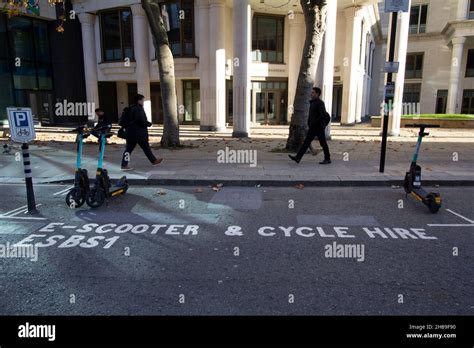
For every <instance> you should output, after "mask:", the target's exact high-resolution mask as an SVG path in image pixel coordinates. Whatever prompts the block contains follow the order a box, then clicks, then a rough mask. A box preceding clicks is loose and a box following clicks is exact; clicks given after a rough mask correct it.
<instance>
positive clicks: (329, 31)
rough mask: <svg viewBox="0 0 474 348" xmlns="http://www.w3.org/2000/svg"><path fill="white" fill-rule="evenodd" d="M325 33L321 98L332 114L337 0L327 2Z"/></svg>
mask: <svg viewBox="0 0 474 348" xmlns="http://www.w3.org/2000/svg"><path fill="white" fill-rule="evenodd" d="M327 6H328V8H327V14H326V16H327V20H326V23H327V24H326V34H325V38H324V72H323V84H322V87H321V89H322V93H323V95H322V99H323V101H324V104H326V110H327V112H329V114H330V115H331V116H332V99H333V95H332V94H333V88H334V56H335V53H336V24H337V0H332V1H328V3H327ZM326 137H327V138H328V139H330V138H331V123H329V125H328V127H327V128H326Z"/></svg>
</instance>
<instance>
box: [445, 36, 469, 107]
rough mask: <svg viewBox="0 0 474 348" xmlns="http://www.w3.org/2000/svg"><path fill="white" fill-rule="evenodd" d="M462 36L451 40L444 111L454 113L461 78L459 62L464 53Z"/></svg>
mask: <svg viewBox="0 0 474 348" xmlns="http://www.w3.org/2000/svg"><path fill="white" fill-rule="evenodd" d="M465 42H466V38H465V37H464V36H461V37H455V38H453V40H452V44H453V53H452V59H451V75H450V77H449V91H448V103H447V108H446V113H448V114H455V113H457V111H458V94H459V82H460V80H461V62H462V56H463V53H464V43H465Z"/></svg>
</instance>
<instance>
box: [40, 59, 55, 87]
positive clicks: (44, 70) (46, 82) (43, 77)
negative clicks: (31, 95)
mask: <svg viewBox="0 0 474 348" xmlns="http://www.w3.org/2000/svg"><path fill="white" fill-rule="evenodd" d="M37 73H38V88H39V89H53V72H52V69H51V64H44V63H38V68H37Z"/></svg>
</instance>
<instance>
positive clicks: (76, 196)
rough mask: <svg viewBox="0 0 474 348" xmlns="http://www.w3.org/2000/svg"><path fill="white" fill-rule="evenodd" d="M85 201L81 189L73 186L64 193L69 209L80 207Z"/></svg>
mask: <svg viewBox="0 0 474 348" xmlns="http://www.w3.org/2000/svg"><path fill="white" fill-rule="evenodd" d="M85 202H86V193H85V191H84V190H82V189H76V188H73V189H72V190H71V191H69V192H68V194H67V195H66V204H67V206H68V207H70V208H71V209H74V208H80V207H82V206H83V205H84V203H85Z"/></svg>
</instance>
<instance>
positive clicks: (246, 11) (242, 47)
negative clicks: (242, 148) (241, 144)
mask: <svg viewBox="0 0 474 348" xmlns="http://www.w3.org/2000/svg"><path fill="white" fill-rule="evenodd" d="M233 16H234V17H233V23H234V57H235V58H234V59H235V61H234V82H233V83H234V132H233V134H232V136H233V137H236V138H245V137H249V136H250V69H251V66H252V57H251V54H250V51H251V43H250V40H251V34H252V10H251V7H250V3H249V0H234V14H233ZM236 63H238V64H236Z"/></svg>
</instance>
